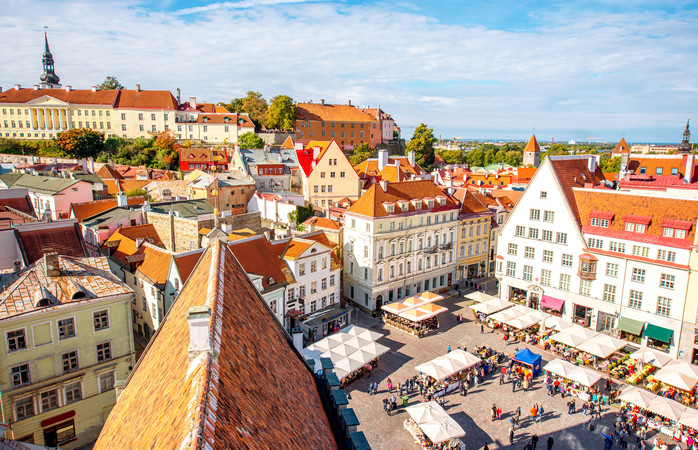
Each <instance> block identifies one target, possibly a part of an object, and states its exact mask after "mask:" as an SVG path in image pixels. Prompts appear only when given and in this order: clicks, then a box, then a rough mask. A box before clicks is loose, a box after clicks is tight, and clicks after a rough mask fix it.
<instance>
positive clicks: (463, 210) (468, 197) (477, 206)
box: [460, 189, 491, 218]
mask: <svg viewBox="0 0 698 450" xmlns="http://www.w3.org/2000/svg"><path fill="white" fill-rule="evenodd" d="M481 197H483V196H482V195H479V194H477V195H476V194H474V193H473V192H470V191H469V190H467V189H464V193H463V196H462V198H461V199H460V202H461V207H460V216H461V218H465V217H467V216H470V215H473V214H478V215H479V214H491V212H490V210H489V208H487V206H486V203H483V200H484V199H483V198H481Z"/></svg>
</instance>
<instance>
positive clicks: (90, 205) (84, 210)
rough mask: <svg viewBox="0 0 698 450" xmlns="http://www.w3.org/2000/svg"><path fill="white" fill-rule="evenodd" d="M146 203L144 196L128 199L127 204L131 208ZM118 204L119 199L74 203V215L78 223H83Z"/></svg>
mask: <svg viewBox="0 0 698 450" xmlns="http://www.w3.org/2000/svg"><path fill="white" fill-rule="evenodd" d="M144 202H145V197H143V196H142V195H141V196H136V197H128V198H127V199H126V203H127V204H128V205H129V206H133V205H142V204H143V203H144ZM117 203H118V202H117V199H115V198H107V199H104V200H95V201H92V202H83V203H73V204H72V206H71V208H72V209H73V214H74V215H75V218H76V219H78V222H82V221H83V220H84V219H86V218H88V217H92V216H94V215H95V214H99V213H101V212H104V211H106V210H108V209H111V208H114V207H115V206H117Z"/></svg>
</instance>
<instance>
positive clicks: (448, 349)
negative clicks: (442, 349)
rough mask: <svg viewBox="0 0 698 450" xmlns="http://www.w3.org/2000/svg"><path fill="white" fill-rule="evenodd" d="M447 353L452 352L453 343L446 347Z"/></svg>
mask: <svg viewBox="0 0 698 450" xmlns="http://www.w3.org/2000/svg"><path fill="white" fill-rule="evenodd" d="M446 353H451V345H450V344H449V345H448V346H447V347H446Z"/></svg>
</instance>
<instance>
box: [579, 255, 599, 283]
mask: <svg viewBox="0 0 698 450" xmlns="http://www.w3.org/2000/svg"><path fill="white" fill-rule="evenodd" d="M597 261H598V258H596V256H594V255H591V254H589V253H584V254H581V255H579V271H578V272H577V275H579V278H582V279H584V280H595V279H596V263H597Z"/></svg>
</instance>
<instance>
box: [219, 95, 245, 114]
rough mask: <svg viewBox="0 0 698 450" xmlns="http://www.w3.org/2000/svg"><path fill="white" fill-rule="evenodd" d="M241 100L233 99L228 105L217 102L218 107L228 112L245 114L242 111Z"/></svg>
mask: <svg viewBox="0 0 698 450" xmlns="http://www.w3.org/2000/svg"><path fill="white" fill-rule="evenodd" d="M242 100H243V99H241V98H234V99H232V100H231V101H230V103H223V102H218V106H222V107H224V108H225V109H227V110H228V111H230V112H245V111H243V109H242Z"/></svg>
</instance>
